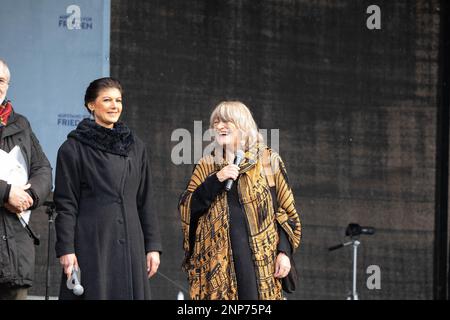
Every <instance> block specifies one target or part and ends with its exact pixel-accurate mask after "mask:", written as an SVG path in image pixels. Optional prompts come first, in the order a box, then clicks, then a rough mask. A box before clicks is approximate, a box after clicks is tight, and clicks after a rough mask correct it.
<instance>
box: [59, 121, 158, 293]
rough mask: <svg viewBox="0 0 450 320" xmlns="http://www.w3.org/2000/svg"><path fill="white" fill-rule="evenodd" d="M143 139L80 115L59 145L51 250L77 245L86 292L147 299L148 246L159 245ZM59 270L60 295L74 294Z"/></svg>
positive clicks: (120, 126) (70, 250)
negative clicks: (55, 214)
mask: <svg viewBox="0 0 450 320" xmlns="http://www.w3.org/2000/svg"><path fill="white" fill-rule="evenodd" d="M150 174H151V172H150V167H149V164H148V157H147V152H146V149H145V146H144V143H143V142H142V141H141V140H140V139H138V138H137V137H135V136H133V134H132V133H131V132H130V130H129V129H128V128H127V127H126V126H125V125H123V124H121V123H118V124H116V126H115V129H114V130H110V129H107V128H103V127H101V126H99V125H97V124H95V122H94V121H93V120H88V119H85V120H83V121H82V122H80V124H79V125H78V127H77V129H76V130H74V131H72V132H71V133H70V134H69V136H68V139H67V140H66V141H65V142H64V143H63V145H62V146H61V147H60V149H59V151H58V159H57V166H56V180H55V193H54V201H55V204H56V211H57V217H56V222H55V226H56V234H57V243H56V254H57V256H58V257H60V256H62V255H65V254H69V253H75V254H76V256H77V259H78V264H79V266H80V269H81V284H82V285H83V287H84V294H83V296H81V298H84V299H149V298H150V289H149V281H148V278H147V267H146V253H147V252H150V251H160V252H161V241H160V234H159V227H158V222H157V216H156V213H155V211H154V207H153V206H152V203H151V194H150V188H151V184H150ZM66 279H67V278H66V276H65V275H64V274H63V275H62V283H61V290H60V299H75V298H76V296H75V295H73V293H72V292H71V291H69V290H68V289H67V288H66Z"/></svg>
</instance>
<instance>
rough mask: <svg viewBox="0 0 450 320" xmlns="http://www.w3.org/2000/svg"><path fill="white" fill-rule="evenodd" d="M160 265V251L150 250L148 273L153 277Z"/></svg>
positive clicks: (148, 254)
mask: <svg viewBox="0 0 450 320" xmlns="http://www.w3.org/2000/svg"><path fill="white" fill-rule="evenodd" d="M158 267H159V252H158V251H150V252H149V253H147V273H148V277H149V278H150V277H152V276H153V275H154V274H155V273H156V272H157V271H158Z"/></svg>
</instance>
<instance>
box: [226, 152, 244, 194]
mask: <svg viewBox="0 0 450 320" xmlns="http://www.w3.org/2000/svg"><path fill="white" fill-rule="evenodd" d="M243 159H244V151H242V150H238V151H237V152H236V157H235V158H234V164H235V165H237V166H239V165H240V164H241V162H242V160H243ZM232 186H233V179H231V178H230V179H228V180H227V184H226V185H225V190H226V191H230V189H231V187H232Z"/></svg>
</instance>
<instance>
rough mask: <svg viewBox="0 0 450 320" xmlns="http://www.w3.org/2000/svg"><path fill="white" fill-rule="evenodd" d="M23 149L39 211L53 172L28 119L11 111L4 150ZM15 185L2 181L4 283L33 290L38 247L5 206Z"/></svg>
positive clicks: (0, 274) (0, 268) (0, 278)
mask: <svg viewBox="0 0 450 320" xmlns="http://www.w3.org/2000/svg"><path fill="white" fill-rule="evenodd" d="M16 145H18V146H20V149H21V151H22V154H23V156H24V158H25V162H26V164H27V169H28V183H29V184H31V189H32V193H33V194H34V195H35V196H34V197H33V200H34V204H33V207H32V208H36V207H38V206H40V205H42V204H43V202H44V201H45V200H46V199H47V196H48V194H49V193H50V190H51V187H52V169H51V167H50V163H49V162H48V160H47V157H46V156H45V154H44V152H43V151H42V148H41V146H40V144H39V141H38V139H37V138H36V136H35V135H34V133H33V130H32V129H31V126H30V123H29V122H28V120H27V119H26V118H25V117H24V116H22V115H20V114H18V113H15V112H14V110H13V111H12V112H11V114H10V116H9V119H8V124H7V125H6V126H4V127H3V128H2V135H1V139H0V146H1V149H2V150H4V151H6V152H10V151H11V150H12V149H13V148H14V147H15V146H16ZM10 188H11V186H8V183H7V182H6V181H4V180H0V283H3V284H8V285H10V286H17V287H27V286H28V287H29V286H31V285H32V283H33V278H34V263H35V261H34V256H35V250H34V244H33V239H31V238H30V236H29V235H28V233H27V231H26V229H25V228H24V227H23V226H22V224H21V223H20V221H19V219H17V216H16V215H15V214H12V213H11V212H8V211H7V210H6V209H5V207H4V204H5V202H7V201H8V196H9V191H10Z"/></svg>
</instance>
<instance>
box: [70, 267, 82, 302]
mask: <svg viewBox="0 0 450 320" xmlns="http://www.w3.org/2000/svg"><path fill="white" fill-rule="evenodd" d="M80 281H81V275H80V270H79V269H75V268H73V271H72V275H71V276H70V278H69V279H67V283H66V285H67V289H69V290H72V291H73V294H74V295H76V296H81V295H82V294H83V293H84V288H83V286H82V285H81V284H80Z"/></svg>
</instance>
